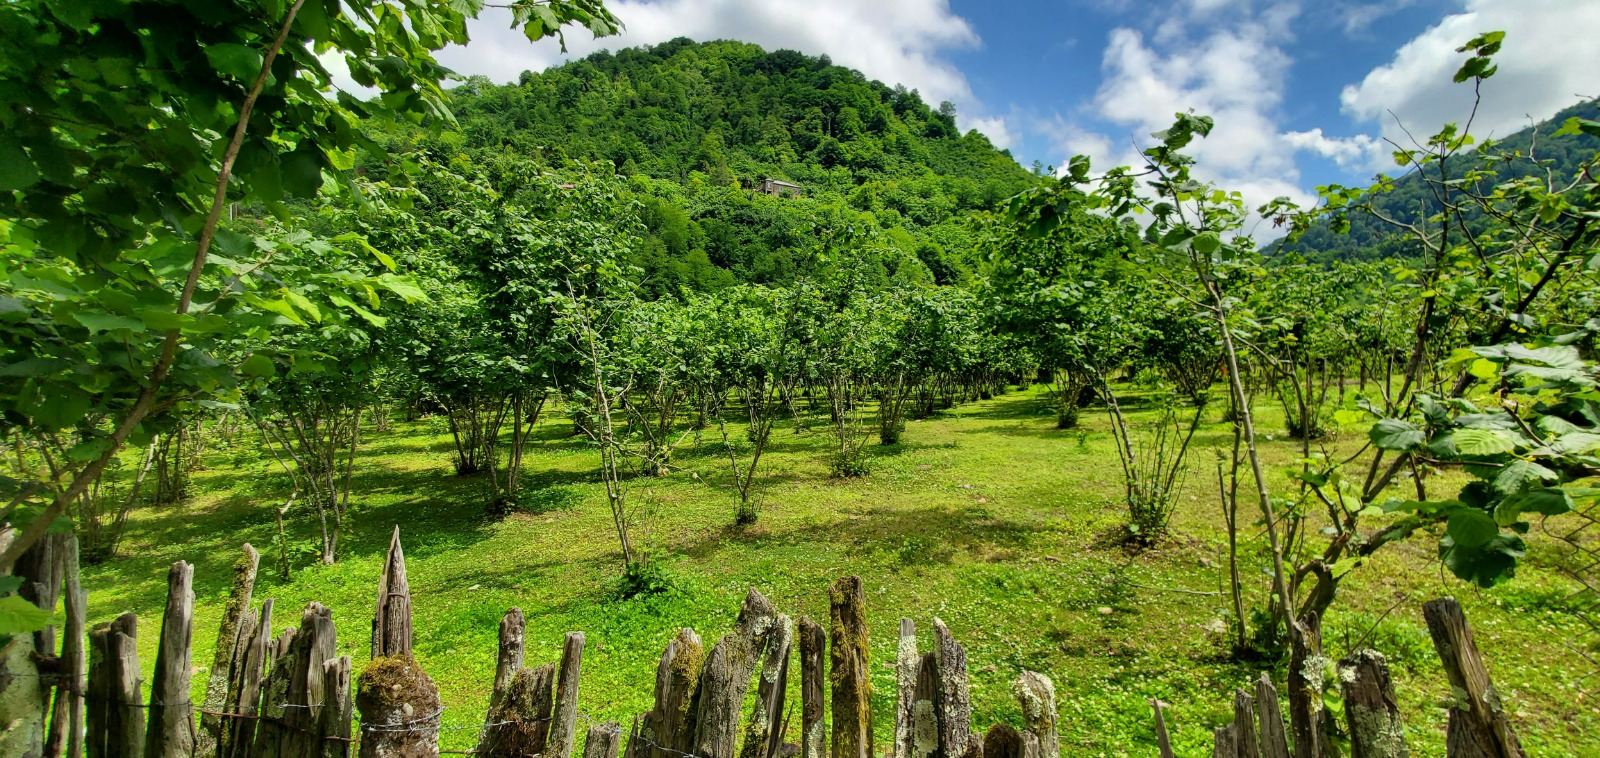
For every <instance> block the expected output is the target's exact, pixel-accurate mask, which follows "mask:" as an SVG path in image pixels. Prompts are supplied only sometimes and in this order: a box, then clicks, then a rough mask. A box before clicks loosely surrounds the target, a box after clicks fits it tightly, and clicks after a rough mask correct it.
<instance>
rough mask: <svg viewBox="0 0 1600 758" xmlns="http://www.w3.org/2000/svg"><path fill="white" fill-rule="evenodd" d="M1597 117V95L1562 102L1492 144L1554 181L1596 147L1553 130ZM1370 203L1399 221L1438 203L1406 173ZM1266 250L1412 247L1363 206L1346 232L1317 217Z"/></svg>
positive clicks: (1456, 170)
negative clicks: (1558, 107)
mask: <svg viewBox="0 0 1600 758" xmlns="http://www.w3.org/2000/svg"><path fill="white" fill-rule="evenodd" d="M1574 116H1576V117H1580V118H1586V119H1600V100H1590V101H1585V102H1580V103H1578V104H1576V105H1573V106H1571V107H1569V108H1566V109H1564V110H1562V111H1560V112H1559V113H1557V114H1556V115H1555V116H1553V117H1551V118H1550V120H1548V121H1545V122H1543V123H1541V124H1538V125H1536V126H1532V127H1529V128H1527V129H1523V130H1522V131H1519V132H1517V133H1515V134H1512V135H1511V136H1509V137H1506V138H1504V139H1500V140H1496V141H1495V143H1496V150H1497V151H1501V152H1515V153H1517V154H1520V155H1524V156H1526V155H1529V154H1530V153H1531V154H1532V155H1533V157H1534V158H1536V159H1537V160H1539V161H1541V162H1543V161H1548V164H1547V165H1546V167H1545V168H1547V169H1548V170H1549V172H1550V175H1551V176H1553V177H1555V178H1556V179H1557V180H1558V181H1564V180H1570V178H1571V177H1572V175H1573V174H1574V172H1576V171H1577V169H1578V166H1579V165H1580V164H1581V163H1582V161H1583V160H1584V159H1585V158H1588V157H1590V156H1593V155H1594V154H1595V151H1596V150H1600V137H1593V136H1590V135H1587V134H1573V135H1561V136H1553V135H1554V133H1555V131H1556V130H1557V129H1559V128H1561V125H1562V124H1563V123H1565V122H1566V121H1567V119H1569V118H1572V117H1574ZM1475 158H1476V156H1473V155H1470V154H1469V155H1466V156H1462V157H1461V158H1458V159H1456V160H1453V161H1451V162H1450V165H1449V166H1447V168H1448V169H1449V170H1450V172H1451V175H1452V176H1459V175H1460V173H1461V171H1462V170H1464V169H1465V167H1466V164H1465V163H1464V161H1472V162H1473V163H1472V165H1477V161H1476V160H1475ZM1536 170H1538V171H1543V170H1544V169H1543V168H1540V167H1538V166H1535V165H1534V164H1533V163H1532V162H1530V161H1526V160H1523V161H1517V162H1515V163H1512V164H1505V165H1502V166H1501V167H1500V168H1499V170H1498V172H1497V173H1498V174H1499V175H1500V178H1501V179H1502V180H1505V179H1513V178H1518V177H1522V176H1527V175H1529V174H1531V173H1533V172H1534V171H1536ZM1372 205H1373V207H1374V208H1375V209H1376V210H1378V211H1381V212H1382V213H1383V214H1384V215H1386V216H1389V217H1390V218H1394V219H1397V220H1401V221H1406V222H1413V223H1414V222H1416V221H1418V220H1421V219H1424V218H1427V217H1428V216H1430V215H1433V214H1434V213H1437V212H1438V211H1439V203H1438V201H1437V200H1436V199H1435V198H1434V196H1433V194H1432V193H1431V192H1430V191H1429V189H1428V186H1427V183H1426V182H1425V181H1423V177H1421V176H1419V175H1416V174H1414V173H1413V174H1410V175H1407V176H1404V177H1402V178H1400V179H1398V180H1396V181H1395V188H1394V191H1393V192H1389V193H1386V194H1381V195H1375V196H1374V197H1373V199H1372ZM1269 252H1271V253H1295V254H1299V255H1301V256H1303V257H1305V258H1306V259H1307V260H1311V261H1334V260H1355V261H1362V260H1378V259H1382V258H1388V257H1395V258H1404V257H1408V256H1410V255H1413V254H1414V253H1413V252H1412V251H1411V247H1410V243H1409V242H1408V241H1407V240H1406V238H1404V237H1403V236H1401V235H1399V234H1396V233H1395V232H1394V230H1393V227H1391V226H1390V225H1389V224H1387V223H1385V222H1383V221H1380V220H1378V219H1377V218H1376V217H1375V216H1373V215H1372V214H1370V213H1365V212H1354V213H1351V214H1350V231H1349V233H1348V234H1335V233H1334V232H1333V230H1332V229H1331V228H1329V225H1328V224H1327V223H1326V222H1319V223H1318V224H1316V225H1315V226H1313V227H1312V228H1311V229H1310V230H1308V231H1307V232H1306V233H1305V234H1304V235H1302V236H1301V237H1300V238H1299V239H1297V240H1293V241H1290V240H1282V241H1280V242H1277V243H1274V244H1273V246H1272V247H1270V248H1269Z"/></svg>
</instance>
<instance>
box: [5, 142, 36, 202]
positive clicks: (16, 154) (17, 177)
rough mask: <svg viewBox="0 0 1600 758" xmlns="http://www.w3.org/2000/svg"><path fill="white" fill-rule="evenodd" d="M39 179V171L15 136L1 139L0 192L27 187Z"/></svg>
mask: <svg viewBox="0 0 1600 758" xmlns="http://www.w3.org/2000/svg"><path fill="white" fill-rule="evenodd" d="M38 181H39V171H38V170H37V169H35V168H34V167H33V161H32V160H29V159H28V154H27V153H24V152H23V151H22V146H21V145H19V144H17V141H16V139H15V138H13V137H7V138H6V139H3V140H0V192H10V191H11V190H19V189H27V188H28V187H32V186H33V185H34V183H35V182H38Z"/></svg>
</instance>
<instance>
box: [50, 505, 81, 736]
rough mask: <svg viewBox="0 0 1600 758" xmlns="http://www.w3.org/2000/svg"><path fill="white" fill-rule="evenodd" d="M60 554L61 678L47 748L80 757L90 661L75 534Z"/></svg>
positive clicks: (58, 683)
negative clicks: (84, 698) (61, 613)
mask: <svg viewBox="0 0 1600 758" xmlns="http://www.w3.org/2000/svg"><path fill="white" fill-rule="evenodd" d="M63 553H64V557H63V560H62V574H61V577H62V581H61V585H62V587H61V594H62V603H61V605H62V611H63V614H64V615H65V616H66V619H65V620H64V622H63V624H62V628H61V678H60V679H59V680H58V681H57V684H56V707H55V714H54V717H53V720H52V721H51V725H50V732H51V737H52V742H51V745H50V747H51V748H57V747H59V748H61V749H63V750H65V752H63V753H55V754H54V755H57V756H59V755H66V756H70V758H78V756H81V755H83V729H84V721H83V696H84V692H86V691H87V688H88V686H89V683H88V681H87V679H88V673H89V662H88V656H87V655H86V652H85V650H84V642H85V635H86V634H87V632H88V629H87V627H88V623H87V617H88V606H87V604H86V603H85V599H84V594H83V584H82V582H81V581H80V576H79V570H78V569H79V566H78V538H77V536H76V535H67V539H66V541H65V542H64V543H63ZM58 722H59V723H58ZM63 735H64V736H65V741H64V742H63V741H62V736H63ZM47 755H50V753H47Z"/></svg>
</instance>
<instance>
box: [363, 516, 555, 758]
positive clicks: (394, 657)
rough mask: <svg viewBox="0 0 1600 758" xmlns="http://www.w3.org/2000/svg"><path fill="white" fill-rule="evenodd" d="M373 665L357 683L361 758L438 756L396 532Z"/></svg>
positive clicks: (432, 698) (383, 583)
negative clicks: (414, 652)
mask: <svg viewBox="0 0 1600 758" xmlns="http://www.w3.org/2000/svg"><path fill="white" fill-rule="evenodd" d="M372 658H373V660H372V663H370V664H368V665H367V667H366V669H364V670H363V671H362V672H361V677H360V678H359V680H358V681H357V683H356V698H355V701H356V703H355V704H356V708H357V709H359V710H360V711H361V757H362V758H424V757H426V758H433V757H434V756H437V755H438V754H439V716H440V715H441V714H442V713H443V710H442V708H441V706H440V702H439V688H438V686H436V685H435V684H434V683H433V680H432V679H430V678H429V677H428V674H427V672H425V671H423V670H422V667H420V666H418V665H417V662H416V660H415V659H413V658H412V656H411V588H410V585H409V584H408V583H407V582H406V560H405V553H404V551H403V550H402V549H401V547H400V527H398V526H397V527H395V530H394V536H393V537H392V538H391V539H390V540H389V555H388V557H387V558H386V559H385V561H384V566H383V574H382V576H380V577H379V579H378V604H377V609H376V611H375V612H374V615H373V619H372ZM561 758H566V756H565V755H563V756H562V757H561Z"/></svg>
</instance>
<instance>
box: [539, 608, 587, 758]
mask: <svg viewBox="0 0 1600 758" xmlns="http://www.w3.org/2000/svg"><path fill="white" fill-rule="evenodd" d="M583 640H584V637H583V632H567V639H566V643H565V645H563V646H562V648H561V668H560V672H559V675H558V678H557V679H556V703H555V717H554V720H552V721H551V722H550V738H549V741H548V742H546V743H545V752H544V754H543V755H544V758H571V757H572V744H573V742H575V741H576V739H577V736H578V731H577V730H578V679H579V678H580V676H581V674H582V671H583Z"/></svg>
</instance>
